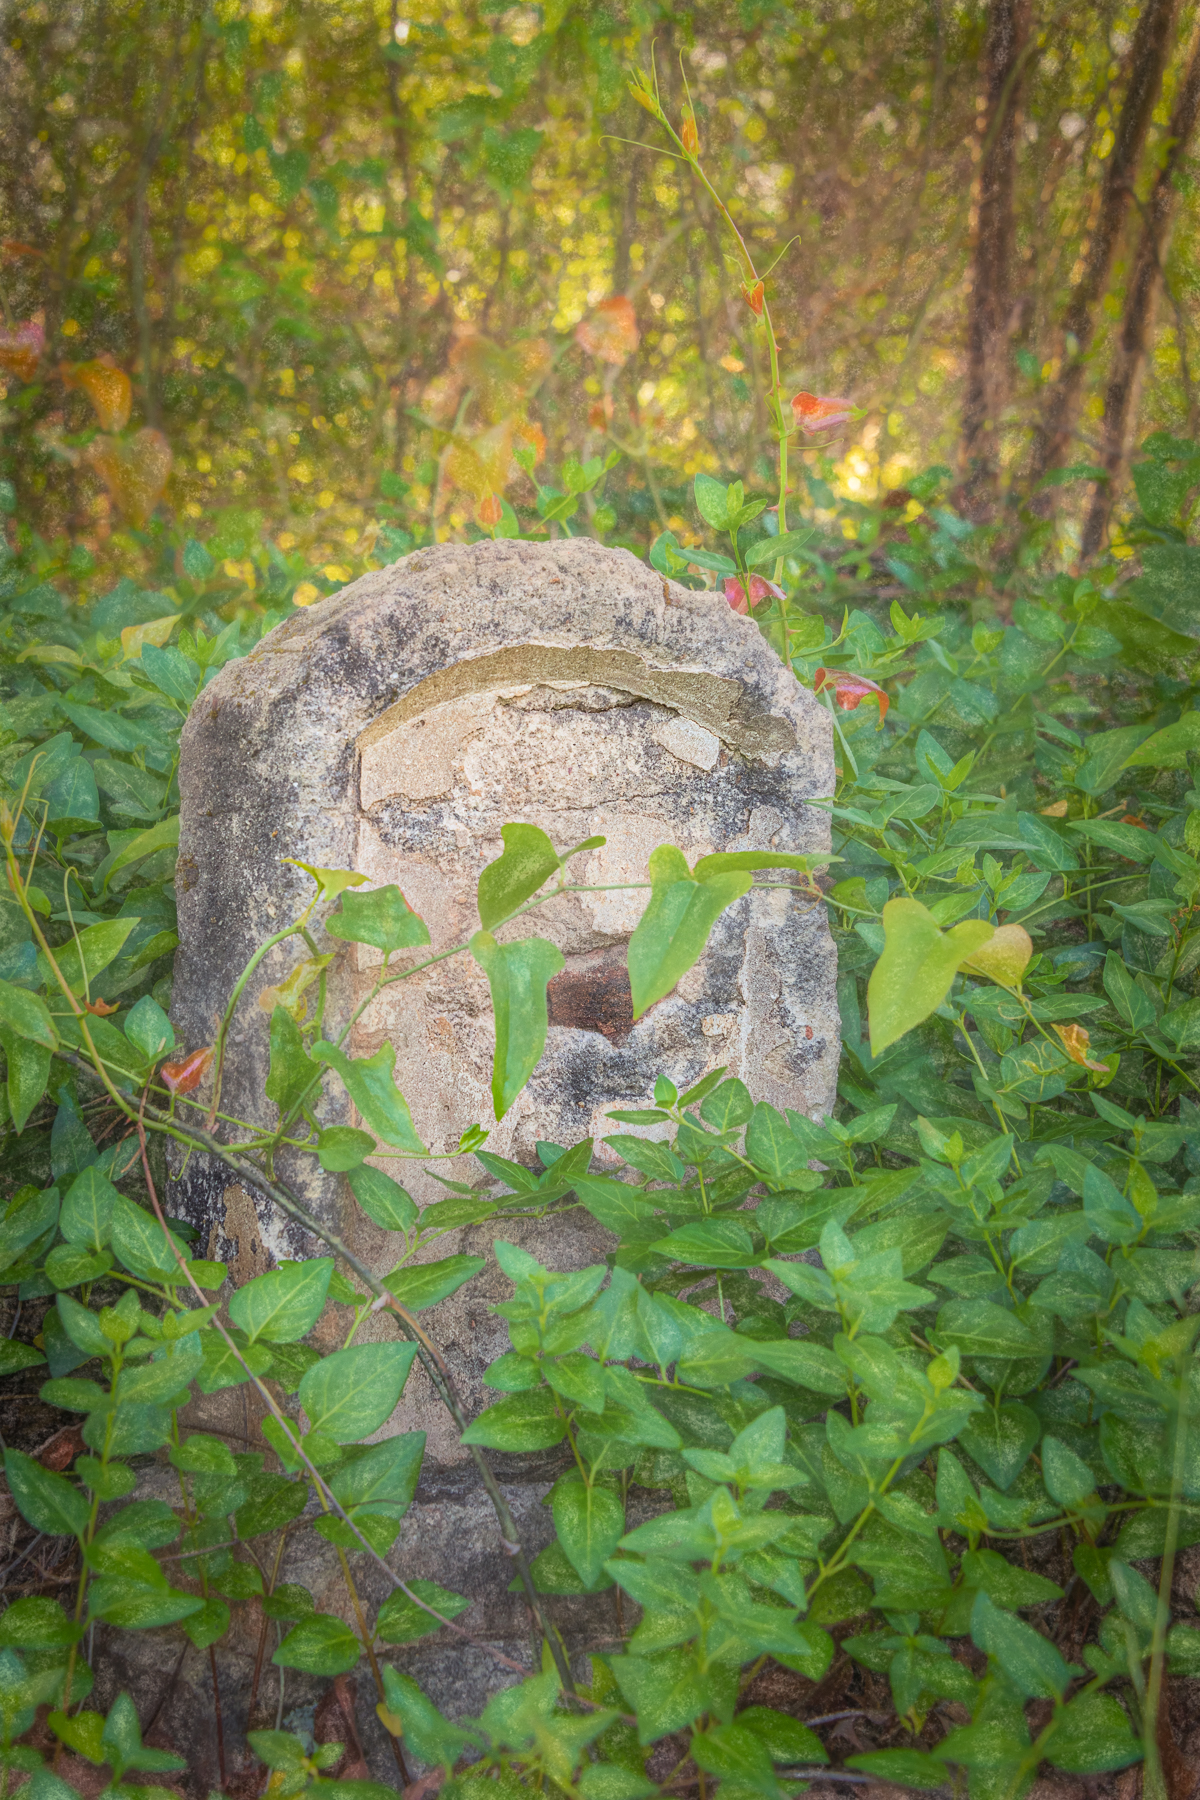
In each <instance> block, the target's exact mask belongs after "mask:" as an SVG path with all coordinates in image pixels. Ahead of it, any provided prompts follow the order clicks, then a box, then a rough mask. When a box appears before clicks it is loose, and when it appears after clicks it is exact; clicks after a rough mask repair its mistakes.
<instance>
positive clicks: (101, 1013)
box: [83, 1000, 121, 1019]
mask: <svg viewBox="0 0 1200 1800" xmlns="http://www.w3.org/2000/svg"><path fill="white" fill-rule="evenodd" d="M83 1010H84V1012H90V1013H95V1015H96V1017H97V1018H98V1019H106V1018H107V1017H108V1015H109V1014H110V1013H115V1012H120V1010H121V1008H120V1006H119V1005H117V1004H116V1003H115V1002H114V1003H113V1004H112V1005H110V1004H109V1002H108V1001H107V1000H85V1001H84V1003H83Z"/></svg>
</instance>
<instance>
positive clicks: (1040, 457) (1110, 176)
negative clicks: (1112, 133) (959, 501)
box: [1030, 0, 1179, 482]
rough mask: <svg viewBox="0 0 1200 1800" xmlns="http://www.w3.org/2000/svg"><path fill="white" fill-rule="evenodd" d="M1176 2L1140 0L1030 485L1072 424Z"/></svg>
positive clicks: (1064, 443)
mask: <svg viewBox="0 0 1200 1800" xmlns="http://www.w3.org/2000/svg"><path fill="white" fill-rule="evenodd" d="M1178 9H1179V0H1145V4H1144V5H1143V7H1142V10H1141V13H1140V14H1139V15H1138V22H1137V29H1136V31H1135V32H1134V36H1133V48H1132V50H1131V52H1130V58H1129V82H1128V85H1127V86H1126V89H1125V98H1124V100H1123V102H1122V105H1121V115H1120V118H1119V119H1118V120H1117V125H1116V140H1115V142H1114V144H1113V147H1112V151H1111V152H1110V154H1109V156H1108V158H1107V160H1106V162H1105V164H1104V180H1103V184H1102V186H1101V189H1100V200H1099V205H1098V208H1097V213H1096V222H1095V226H1094V228H1093V230H1092V236H1091V242H1090V244H1089V245H1088V248H1087V252H1086V260H1085V262H1084V267H1083V273H1082V275H1081V277H1080V279H1079V282H1078V284H1077V285H1076V288H1075V292H1074V294H1073V295H1072V296H1071V299H1070V301H1069V302H1068V304H1067V308H1066V311H1065V313H1064V314H1063V318H1062V333H1063V350H1062V368H1061V372H1060V373H1059V375H1058V377H1057V379H1056V380H1055V381H1053V382H1052V383H1051V385H1050V386H1049V388H1048V389H1047V392H1046V397H1045V402H1044V405H1043V408H1042V417H1041V422H1040V424H1039V426H1038V430H1037V435H1036V438H1035V441H1034V451H1033V464H1032V468H1031V470H1030V478H1031V480H1032V481H1034V482H1036V481H1038V480H1040V479H1041V477H1042V476H1044V475H1046V474H1047V473H1048V472H1049V471H1050V470H1051V469H1055V468H1058V467H1059V466H1060V464H1061V463H1062V461H1063V458H1064V456H1065V454H1066V451H1067V448H1068V446H1069V444H1070V442H1071V437H1072V434H1073V431H1074V427H1075V417H1076V414H1077V412H1078V410H1079V400H1080V395H1081V392H1082V389H1083V377H1084V370H1085V367H1086V360H1085V359H1086V357H1087V353H1088V351H1089V350H1090V348H1091V344H1092V339H1093V338H1094V336H1095V334H1096V324H1097V316H1098V313H1099V309H1100V302H1101V301H1102V300H1103V298H1104V295H1105V292H1106V290H1107V288H1108V278H1109V275H1110V274H1111V273H1112V265H1113V259H1114V257H1115V256H1116V252H1117V244H1118V242H1119V240H1120V236H1121V231H1122V228H1123V226H1124V223H1125V216H1126V214H1127V212H1128V210H1129V203H1130V200H1131V198H1132V196H1133V184H1134V181H1135V179H1136V176H1137V171H1138V164H1139V162H1140V161H1141V155H1142V149H1143V146H1144V144H1145V142H1146V133H1147V131H1148V130H1149V127H1150V119H1151V115H1152V114H1153V111H1154V104H1155V101H1156V100H1157V98H1158V93H1159V89H1160V87H1161V85H1162V74H1163V69H1164V67H1165V65H1166V61H1167V56H1168V54H1169V52H1170V48H1171V40H1172V36H1173V33H1174V26H1175V16H1176V13H1177V12H1178Z"/></svg>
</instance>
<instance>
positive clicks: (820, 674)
mask: <svg viewBox="0 0 1200 1800" xmlns="http://www.w3.org/2000/svg"><path fill="white" fill-rule="evenodd" d="M824 688H829V689H831V690H832V692H833V699H834V704H835V705H836V706H837V707H838V708H839V709H840V710H841V711H842V712H853V711H854V709H855V707H856V706H859V705H861V703H862V702H863V701H864V700H878V702H879V723H880V724H881V725H882V724H883V721H884V720H885V719H886V718H887V709H888V706H889V704H890V702H889V701H888V697H887V695H886V694H885V693H884V691H883V689H882V688H881V687H880V686H879V684H878V682H875V681H871V680H870V679H869V678H868V677H867V676H866V675H852V674H851V673H850V672H849V670H847V669H818V670H817V672H816V675H815V676H814V677H813V692H814V694H819V693H821V691H822V690H823V689H824Z"/></svg>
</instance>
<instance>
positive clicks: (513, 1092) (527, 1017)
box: [471, 827, 564, 1119]
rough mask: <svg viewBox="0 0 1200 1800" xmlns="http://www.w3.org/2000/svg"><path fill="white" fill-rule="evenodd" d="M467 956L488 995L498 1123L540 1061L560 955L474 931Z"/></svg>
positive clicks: (547, 947) (539, 941)
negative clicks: (493, 1033) (492, 1022)
mask: <svg viewBox="0 0 1200 1800" xmlns="http://www.w3.org/2000/svg"><path fill="white" fill-rule="evenodd" d="M506 829H507V828H506ZM529 829H532V827H530V828H529ZM493 866H494V865H493ZM486 873H487V871H486V870H485V871H484V874H486ZM471 955H472V956H473V957H474V958H475V961H476V962H477V963H478V964H479V966H480V968H481V969H482V970H483V972H484V974H485V975H486V976H487V978H488V985H489V986H490V988H491V991H492V1011H493V1013H494V1015H495V1020H496V1054H495V1061H494V1063H493V1067H492V1104H493V1106H494V1107H495V1110H496V1117H497V1119H502V1118H503V1117H504V1115H505V1113H506V1112H507V1111H508V1109H509V1107H510V1106H511V1105H512V1103H513V1101H514V1100H515V1099H516V1097H517V1095H518V1094H519V1093H520V1092H521V1089H522V1088H523V1087H524V1086H525V1083H526V1082H527V1081H528V1080H529V1077H530V1076H531V1075H532V1074H533V1071H534V1069H535V1068H536V1067H537V1065H538V1063H539V1061H540V1060H541V1055H542V1051H543V1050H544V1049H545V1046H546V1026H547V1006H546V987H547V984H548V983H549V982H550V980H551V979H552V978H553V977H554V976H555V975H557V974H558V972H559V970H560V969H562V968H563V966H564V963H563V956H562V952H561V951H560V950H558V949H557V948H556V947H555V945H553V944H552V943H550V942H549V941H548V940H547V939H546V938H536V937H534V938H519V939H518V940H517V942H516V943H513V944H498V943H497V942H496V940H495V938H494V937H493V936H492V934H491V932H490V931H477V932H476V933H475V936H474V937H473V938H472V939H471Z"/></svg>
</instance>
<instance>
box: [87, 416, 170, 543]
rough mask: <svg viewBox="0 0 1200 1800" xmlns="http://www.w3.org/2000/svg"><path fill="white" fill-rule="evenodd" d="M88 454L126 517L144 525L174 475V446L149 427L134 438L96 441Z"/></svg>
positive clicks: (106, 438) (109, 438)
mask: <svg viewBox="0 0 1200 1800" xmlns="http://www.w3.org/2000/svg"><path fill="white" fill-rule="evenodd" d="M85 455H86V457H87V460H88V462H90V463H91V465H92V467H93V468H94V469H95V471H96V473H97V475H99V476H100V478H101V480H102V481H103V482H104V485H105V487H107V489H108V491H109V493H110V494H111V495H112V497H113V499H114V500H115V501H116V503H117V507H118V508H119V510H120V512H121V513H122V514H123V516H124V517H125V518H126V519H127V520H128V521H129V523H130V524H131V525H144V524H145V523H146V520H147V519H148V518H149V517H150V514H151V513H152V512H153V511H154V509H155V507H156V506H157V505H158V503H159V501H160V500H161V499H162V497H163V493H164V491H165V489H166V485H167V477H168V475H169V474H170V473H171V460H172V458H171V446H170V444H168V442H167V440H166V438H165V437H164V436H163V434H162V432H161V431H155V430H154V429H153V427H152V426H149V425H147V426H145V427H143V429H142V430H141V431H139V432H137V433H135V435H134V436H133V437H131V438H114V437H98V438H94V439H93V440H92V442H91V443H90V444H89V445H88V448H87V450H86V452H85Z"/></svg>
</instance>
